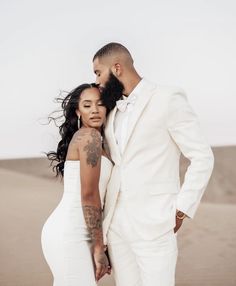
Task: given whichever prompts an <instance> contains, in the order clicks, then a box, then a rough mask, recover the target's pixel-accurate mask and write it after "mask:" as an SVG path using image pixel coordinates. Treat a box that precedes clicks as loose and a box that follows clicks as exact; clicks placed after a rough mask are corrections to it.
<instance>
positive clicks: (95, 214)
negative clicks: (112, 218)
mask: <svg viewBox="0 0 236 286" xmlns="http://www.w3.org/2000/svg"><path fill="white" fill-rule="evenodd" d="M83 212H84V218H85V222H86V225H87V228H88V230H89V233H90V235H91V238H92V242H93V243H94V242H102V241H103V236H102V210H101V208H99V207H96V206H88V205H85V206H83Z"/></svg>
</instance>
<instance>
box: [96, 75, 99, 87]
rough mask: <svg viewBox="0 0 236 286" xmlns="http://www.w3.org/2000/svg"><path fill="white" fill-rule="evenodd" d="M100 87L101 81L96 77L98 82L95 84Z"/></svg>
mask: <svg viewBox="0 0 236 286" xmlns="http://www.w3.org/2000/svg"><path fill="white" fill-rule="evenodd" d="M95 83H96V84H97V85H98V86H99V85H100V82H99V79H98V77H96V82H95Z"/></svg>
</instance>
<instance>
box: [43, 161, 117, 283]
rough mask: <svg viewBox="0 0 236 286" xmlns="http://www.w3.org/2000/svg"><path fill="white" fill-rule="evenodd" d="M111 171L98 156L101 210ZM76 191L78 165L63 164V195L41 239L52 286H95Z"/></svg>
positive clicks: (78, 175)
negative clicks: (52, 278)
mask: <svg viewBox="0 0 236 286" xmlns="http://www.w3.org/2000/svg"><path fill="white" fill-rule="evenodd" d="M111 170H112V163H111V161H110V160H109V159H108V158H106V157H104V156H102V159H101V173H100V181H99V191H100V197H101V203H102V206H103V203H104V197H105V193H106V186H107V183H108V181H109V178H110V174H111ZM80 190H81V188H80V161H66V162H65V166H64V193H63V196H62V199H61V201H60V203H59V205H58V206H57V207H56V209H55V210H54V211H53V212H52V214H51V215H50V216H49V218H48V219H47V221H46V223H45V224H44V226H43V230H42V236H41V242H42V249H43V253H44V256H45V259H46V261H47V263H48V265H49V267H50V269H51V271H52V274H53V277H54V283H53V286H95V285H96V282H95V275H94V265H93V260H92V255H91V240H90V236H89V233H88V230H87V227H86V223H85V220H84V215H83V210H82V205H81V192H80Z"/></svg>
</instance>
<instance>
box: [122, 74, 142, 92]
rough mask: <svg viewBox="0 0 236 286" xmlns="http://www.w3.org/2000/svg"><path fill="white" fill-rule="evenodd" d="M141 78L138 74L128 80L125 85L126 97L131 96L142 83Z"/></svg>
mask: <svg viewBox="0 0 236 286" xmlns="http://www.w3.org/2000/svg"><path fill="white" fill-rule="evenodd" d="M141 79H142V78H141V77H140V76H139V75H138V74H135V75H134V76H131V77H129V78H127V80H126V82H125V83H124V86H125V89H124V92H123V94H124V95H125V96H129V95H130V93H131V92H132V91H133V90H134V89H135V87H136V86H137V85H138V83H139V82H140V81H141Z"/></svg>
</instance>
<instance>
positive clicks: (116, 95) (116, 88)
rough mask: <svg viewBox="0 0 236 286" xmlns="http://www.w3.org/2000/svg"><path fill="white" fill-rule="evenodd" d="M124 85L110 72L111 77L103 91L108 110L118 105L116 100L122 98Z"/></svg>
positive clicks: (103, 98) (103, 99)
mask: <svg viewBox="0 0 236 286" xmlns="http://www.w3.org/2000/svg"><path fill="white" fill-rule="evenodd" d="M123 91H124V85H123V83H122V82H120V81H119V80H118V79H117V78H116V77H115V76H114V75H113V74H112V72H110V74H109V78H108V80H107V82H106V84H105V86H104V88H102V91H101V99H102V102H103V104H104V105H105V106H106V108H107V109H108V111H110V110H112V109H113V108H114V107H115V106H116V101H117V100H119V99H121V98H122V94H123Z"/></svg>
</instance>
